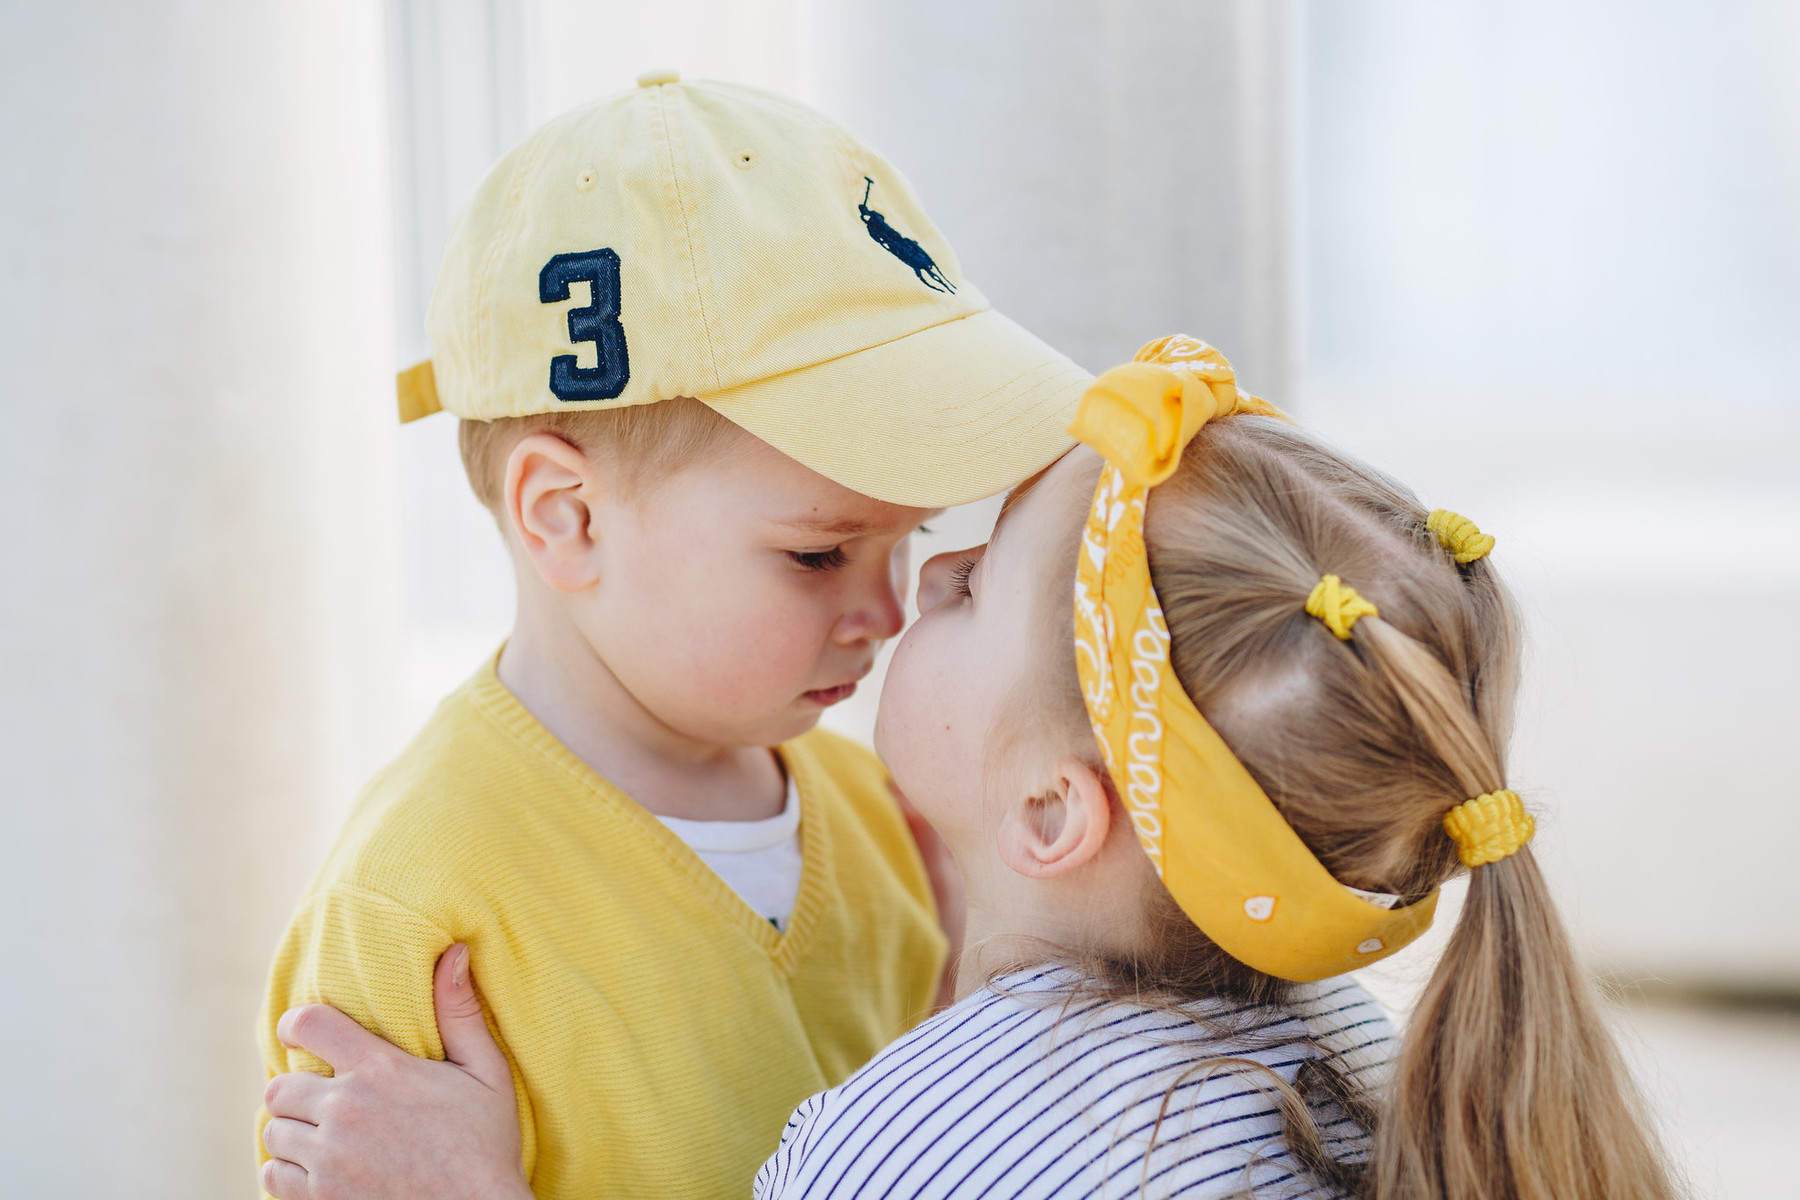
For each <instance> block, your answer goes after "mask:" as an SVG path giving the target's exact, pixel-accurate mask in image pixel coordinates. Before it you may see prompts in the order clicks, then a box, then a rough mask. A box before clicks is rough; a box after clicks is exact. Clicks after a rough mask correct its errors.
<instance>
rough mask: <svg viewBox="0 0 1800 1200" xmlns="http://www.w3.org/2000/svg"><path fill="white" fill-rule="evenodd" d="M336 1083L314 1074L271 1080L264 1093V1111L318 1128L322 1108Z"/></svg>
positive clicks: (287, 1076)
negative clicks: (333, 1083) (333, 1084)
mask: <svg viewBox="0 0 1800 1200" xmlns="http://www.w3.org/2000/svg"><path fill="white" fill-rule="evenodd" d="M331 1088H332V1082H331V1080H329V1079H327V1078H325V1076H323V1075H314V1074H313V1073H312V1072H311V1071H290V1072H289V1073H287V1074H286V1075H277V1076H275V1078H273V1079H271V1080H269V1086H268V1087H266V1088H264V1089H263V1107H264V1108H266V1109H268V1110H269V1115H270V1116H272V1117H292V1118H293V1119H295V1120H297V1121H306V1122H308V1123H310V1124H313V1125H317V1124H318V1123H319V1116H320V1114H321V1113H322V1112H323V1109H322V1108H321V1107H320V1106H321V1104H322V1103H323V1101H324V1099H325V1097H326V1095H327V1094H328V1093H329V1092H330V1091H331Z"/></svg>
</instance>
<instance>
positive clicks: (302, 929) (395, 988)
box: [256, 884, 536, 1178]
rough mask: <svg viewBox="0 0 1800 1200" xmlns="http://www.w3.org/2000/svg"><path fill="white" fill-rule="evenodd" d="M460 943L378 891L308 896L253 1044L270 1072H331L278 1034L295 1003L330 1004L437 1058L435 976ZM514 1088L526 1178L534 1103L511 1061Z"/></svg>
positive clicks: (263, 1114)
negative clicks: (444, 958)
mask: <svg viewBox="0 0 1800 1200" xmlns="http://www.w3.org/2000/svg"><path fill="white" fill-rule="evenodd" d="M457 940H458V938H457V937H456V936H453V935H452V934H451V932H450V931H449V930H447V929H445V928H444V927H443V926H442V925H440V924H438V923H437V922H436V921H434V920H432V919H431V918H429V917H427V916H425V915H424V914H422V913H419V912H416V911H414V910H413V909H411V908H409V907H407V906H406V905H404V904H401V903H400V902H399V901H396V900H394V899H392V898H390V897H387V896H383V895H381V894H380V893H377V892H372V891H369V890H366V889H363V888H357V887H353V886H348V885H343V884H340V885H337V886H334V887H331V888H328V889H326V890H323V891H319V892H315V893H314V894H313V895H311V896H309V897H307V898H306V900H305V901H303V902H302V904H301V905H300V908H299V909H298V911H296V912H295V914H294V916H293V918H292V920H290V921H289V923H288V928H287V932H286V933H285V934H284V935H283V937H282V940H281V945H280V948H279V949H278V950H277V951H276V954H275V961H274V963H273V964H272V965H271V967H270V969H269V982H268V987H267V988H266V990H265V991H264V994H263V1005H262V1012H261V1015H260V1016H259V1018H258V1022H257V1037H258V1040H259V1042H260V1043H261V1046H262V1058H263V1067H264V1069H265V1071H266V1073H267V1075H268V1076H269V1077H271V1078H272V1077H274V1076H276V1075H279V1074H282V1073H284V1072H288V1071H313V1072H316V1073H318V1074H320V1075H330V1074H331V1073H332V1072H331V1068H330V1066H329V1065H327V1064H326V1063H325V1062H324V1061H323V1060H321V1059H319V1058H316V1057H314V1056H313V1055H311V1054H309V1053H307V1052H306V1051H304V1050H298V1049H289V1048H288V1047H286V1046H283V1045H282V1044H281V1041H280V1039H279V1038H277V1037H276V1036H275V1025H276V1023H277V1022H278V1021H280V1020H281V1014H282V1013H284V1012H286V1011H287V1010H288V1009H290V1008H293V1007H295V1006H297V1005H301V1004H329V1005H331V1006H332V1007H333V1008H336V1009H338V1010H339V1011H340V1012H343V1013H345V1014H346V1015H348V1016H350V1017H352V1018H354V1019H355V1020H356V1021H357V1022H358V1023H359V1024H361V1025H362V1026H363V1028H365V1029H368V1030H370V1031H371V1032H373V1033H376V1034H379V1035H380V1036H381V1037H384V1038H386V1039H387V1040H388V1041H390V1042H392V1043H393V1044H394V1045H396V1046H398V1047H400V1049H402V1050H405V1051H406V1052H407V1053H408V1054H414V1055H418V1056H420V1057H422V1058H434V1059H442V1058H443V1057H444V1044H443V1042H442V1041H441V1040H440V1039H439V1037H438V1030H437V1014H436V1011H435V1009H434V1007H433V1002H432V990H431V980H432V972H433V969H434V968H435V967H436V965H437V960H438V956H439V955H441V954H442V953H443V952H444V950H445V949H446V948H448V947H449V946H450V945H451V944H452V943H453V942H455V941H457ZM473 949H474V947H471V950H472V951H473ZM488 1028H489V1029H490V1030H491V1031H492V1032H493V1033H494V1037H495V1040H497V1041H499V1042H500V1044H501V1049H502V1050H506V1051H507V1059H508V1061H509V1062H512V1061H513V1059H512V1053H511V1051H510V1050H507V1047H506V1044H505V1041H504V1040H503V1039H501V1037H500V1031H499V1030H498V1029H497V1028H495V1026H494V1020H493V1016H492V1014H491V1013H490V1014H489V1015H488ZM513 1091H514V1095H515V1097H516V1099H517V1101H518V1105H519V1122H520V1129H521V1132H522V1133H523V1135H524V1166H525V1170H526V1175H527V1177H528V1178H529V1176H530V1172H531V1168H532V1166H533V1163H534V1160H535V1159H536V1137H535V1129H534V1128H533V1125H532V1120H531V1105H530V1101H529V1099H528V1098H527V1096H526V1093H525V1089H524V1083H523V1080H522V1079H521V1077H520V1075H519V1070H518V1066H517V1064H516V1063H514V1065H513ZM268 1121H269V1114H268V1112H267V1111H266V1110H262V1109H259V1110H258V1113H257V1120H256V1152H257V1165H258V1168H259V1169H260V1167H261V1164H262V1163H263V1162H264V1161H266V1160H267V1159H268V1157H269V1155H268V1152H267V1151H265V1150H264V1149H263V1144H262V1130H263V1126H265V1125H266V1124H268Z"/></svg>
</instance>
